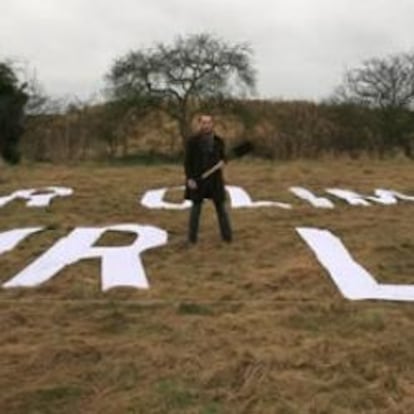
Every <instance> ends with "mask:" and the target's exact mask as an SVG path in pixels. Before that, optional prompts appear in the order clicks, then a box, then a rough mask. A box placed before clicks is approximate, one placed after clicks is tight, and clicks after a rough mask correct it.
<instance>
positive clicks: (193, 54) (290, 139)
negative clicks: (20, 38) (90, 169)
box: [0, 34, 414, 163]
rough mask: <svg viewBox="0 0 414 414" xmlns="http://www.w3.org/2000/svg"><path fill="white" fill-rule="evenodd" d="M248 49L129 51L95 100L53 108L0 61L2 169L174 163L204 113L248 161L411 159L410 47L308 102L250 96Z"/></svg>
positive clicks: (202, 42)
mask: <svg viewBox="0 0 414 414" xmlns="http://www.w3.org/2000/svg"><path fill="white" fill-rule="evenodd" d="M252 53H253V52H252V49H251V48H250V46H249V45H248V44H245V43H240V44H237V43H236V44H229V43H227V42H225V41H223V40H222V39H220V38H218V37H215V36H212V35H210V34H196V35H189V36H186V37H177V38H176V39H175V40H174V41H173V42H172V43H170V44H156V45H154V46H153V47H150V48H146V49H139V50H132V51H130V52H128V53H127V54H125V55H124V56H121V57H119V58H117V59H115V60H114V62H113V64H112V65H111V67H110V68H109V70H108V73H107V74H106V75H105V84H106V86H105V95H104V99H103V100H102V101H103V103H101V104H100V105H96V104H95V105H94V104H92V103H88V102H79V101H76V100H73V101H68V102H57V101H54V100H53V99H51V98H49V97H47V96H45V94H43V93H42V90H41V88H39V87H37V85H36V82H21V81H20V80H19V79H18V76H17V75H16V73H15V71H13V67H12V66H10V65H8V64H5V63H1V62H0V152H1V155H2V157H3V158H4V159H6V160H7V161H8V162H14V163H16V162H18V161H19V159H20V155H23V157H24V158H26V159H28V160H33V161H52V162H66V161H79V160H90V159H104V158H112V159H114V158H125V157H130V156H138V155H139V156H145V157H147V158H148V157H153V158H155V157H157V156H158V157H162V158H164V159H165V158H172V159H177V158H179V157H180V156H181V155H182V152H183V148H184V146H185V141H186V138H187V137H188V136H189V134H190V133H191V132H192V129H193V128H194V126H195V125H194V121H195V120H196V119H197V116H198V115H199V114H200V113H206V112H208V113H211V114H213V115H215V117H216V121H217V131H218V132H219V133H220V134H221V135H223V136H224V137H227V139H228V140H229V141H233V140H236V141H237V140H242V139H248V140H251V141H252V142H253V143H254V144H255V145H254V148H255V150H254V154H253V155H255V156H258V157H263V158H269V159H295V158H303V157H311V158H316V157H320V156H323V155H333V156H339V155H343V154H346V155H347V156H351V157H358V156H360V155H362V154H368V155H369V156H373V157H386V156H393V155H395V154H399V153H401V154H404V155H405V156H407V157H410V158H413V156H414V52H410V53H397V54H392V55H389V56H385V57H382V58H371V59H368V60H366V61H363V62H362V63H361V64H360V65H359V66H358V67H355V68H353V69H351V70H348V71H347V72H346V73H345V74H344V78H343V80H342V83H340V84H339V86H338V87H337V89H336V90H335V91H334V92H333V93H332V96H331V97H330V98H329V99H326V100H325V101H323V102H319V103H314V102H306V101H304V102H292V101H269V100H267V101H264V100H258V99H253V98H252V97H254V96H256V83H257V73H256V70H255V68H254V67H253V66H252V59H251V58H252ZM23 114H25V115H26V117H25V119H23V118H24V117H23ZM23 131H24V134H23V135H22V132H23Z"/></svg>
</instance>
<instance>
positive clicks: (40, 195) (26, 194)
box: [0, 187, 73, 207]
mask: <svg viewBox="0 0 414 414" xmlns="http://www.w3.org/2000/svg"><path fill="white" fill-rule="evenodd" d="M72 194H73V190H72V189H71V188H66V187H45V188H41V189H35V188H31V189H28V190H19V191H15V192H14V193H12V194H10V195H8V196H3V197H0V207H4V206H5V205H6V204H8V203H10V202H11V201H13V200H17V199H23V200H27V203H26V206H27V207H47V206H48V205H49V204H50V203H51V201H52V200H53V199H54V198H55V197H68V196H70V195H72Z"/></svg>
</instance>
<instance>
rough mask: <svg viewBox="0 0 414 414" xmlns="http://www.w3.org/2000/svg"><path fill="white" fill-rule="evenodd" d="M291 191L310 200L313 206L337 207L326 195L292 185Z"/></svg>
mask: <svg viewBox="0 0 414 414" xmlns="http://www.w3.org/2000/svg"><path fill="white" fill-rule="evenodd" d="M289 190H290V192H291V193H293V194H295V196H297V197H299V198H301V199H302V200H305V201H308V202H309V203H310V204H311V205H312V206H313V207H317V208H335V206H334V204H333V203H332V201H331V200H328V199H327V198H325V197H317V196H315V194H313V193H312V192H311V191H309V190H307V189H306V188H303V187H290V189H289Z"/></svg>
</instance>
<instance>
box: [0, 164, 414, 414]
mask: <svg viewBox="0 0 414 414" xmlns="http://www.w3.org/2000/svg"><path fill="white" fill-rule="evenodd" d="M2 168H3V170H2V172H1V174H2V175H1V177H0V180H1V182H0V195H6V194H8V193H10V192H12V191H15V190H17V189H21V188H30V187H43V186H46V185H64V186H69V187H72V188H73V189H74V190H75V193H74V195H73V196H72V197H69V198H62V199H56V200H55V201H54V202H53V204H52V206H51V207H49V208H47V209H29V208H26V207H25V205H24V203H23V202H19V201H16V202H13V203H11V204H9V205H7V206H6V207H4V208H2V209H0V231H6V230H10V229H14V228H20V227H27V226H38V225H43V226H45V227H47V231H45V232H43V233H41V234H39V235H36V236H33V237H31V238H29V239H27V240H26V241H24V242H23V243H21V244H20V245H19V246H18V247H17V248H16V249H14V250H13V251H12V252H9V253H6V254H4V255H2V256H1V257H0V269H1V273H0V278H1V279H0V281H1V282H5V281H7V280H9V279H10V278H11V277H12V276H14V275H15V274H17V272H18V271H20V270H21V269H23V268H24V266H26V265H27V264H29V263H30V262H31V261H33V260H34V259H35V258H36V257H38V256H39V255H40V254H41V253H43V252H45V251H46V250H47V249H48V248H49V247H50V246H52V245H53V243H54V242H55V241H57V240H58V239H59V238H60V237H62V236H64V235H67V233H68V232H69V231H70V230H71V229H73V228H75V227H78V226H93V225H98V226H102V225H110V224H121V223H139V224H152V225H156V226H159V227H161V228H163V229H165V230H167V231H168V233H169V244H168V245H167V246H165V247H162V248H158V249H154V250H151V251H148V252H147V253H145V254H144V262H145V269H146V272H147V276H148V278H149V281H150V283H151V289H150V290H148V291H140V290H133V289H116V290H112V291H109V292H107V293H102V292H101V290H100V270H99V269H100V267H99V262H98V261H96V260H90V261H82V262H80V263H79V264H76V265H74V266H70V267H68V268H67V269H66V270H64V271H63V272H61V273H60V274H59V275H58V276H56V277H55V278H54V279H53V280H51V281H50V282H48V283H47V284H45V285H43V286H41V287H39V288H36V289H22V290H11V291H5V290H3V291H0V413H1V414H2V413H5V414H6V413H7V414H17V413H22V414H35V413H36V414H49V413H59V414H66V413H68V414H69V413H70V414H73V413H93V414H94V413H100V414H103V413H131V414H132V413H199V414H219V413H235V414H239V413H260V414H261V413H286V414H294V413H295V414H296V413H297V414H301V413H312V414H330V413H335V414H336V413H338V414H354V413H381V414H382V413H383V414H390V413H407V414H409V413H413V412H414V346H413V343H414V304H410V303H390V302H380V301H363V302H350V301H348V300H346V299H344V298H342V296H341V295H340V293H339V292H338V291H337V289H336V287H335V286H334V284H333V283H332V281H331V279H330V278H329V276H328V275H327V273H326V272H325V271H324V270H323V268H322V267H321V266H320V265H319V264H318V262H317V261H316V259H315V258H314V255H313V254H312V252H311V251H310V250H309V249H308V248H307V247H306V245H305V244H304V243H303V241H302V240H301V239H300V238H299V237H298V235H297V234H296V232H295V227H298V226H311V227H320V228H325V229H329V230H331V231H332V232H333V233H334V234H336V235H337V236H339V237H341V239H342V241H343V242H344V244H345V245H346V246H347V248H348V249H349V250H350V252H351V253H352V255H353V256H354V257H355V259H356V260H358V261H359V262H360V263H361V264H362V265H363V266H364V267H365V268H367V269H368V270H369V271H370V272H371V273H372V274H374V275H375V276H376V278H377V279H378V281H380V282H394V283H411V282H413V281H414V203H412V202H411V203H410V202H401V203H400V204H398V205H396V206H387V207H384V206H371V207H368V208H364V207H351V206H348V205H347V204H346V203H345V202H341V201H339V200H338V201H337V200H335V199H334V198H332V197H331V199H332V200H333V201H334V202H335V205H336V208H335V209H333V210H318V209H315V208H312V207H311V206H310V205H308V204H307V203H305V202H304V201H301V200H299V199H298V198H296V197H295V196H294V195H293V194H291V193H289V192H288V188H289V187H290V186H296V185H302V186H305V187H307V188H308V189H310V190H314V191H315V192H317V193H318V194H320V195H323V192H322V190H323V189H324V188H327V187H342V188H349V189H353V190H355V191H361V192H368V193H371V192H372V191H373V190H374V189H375V188H379V187H382V188H391V189H395V190H399V191H401V192H404V193H406V194H410V195H414V164H413V163H412V162H409V161H407V160H404V159H401V160H388V161H371V160H353V161H351V160H325V161H319V162H316V161H313V162H312V161H300V162H299V161H298V162H291V163H271V162H263V161H262V162H259V161H244V162H238V163H233V164H230V165H229V167H228V171H227V180H228V182H229V183H231V184H234V185H239V186H242V187H243V188H245V189H246V190H247V191H248V192H249V193H250V194H251V195H252V197H253V198H254V199H268V200H275V201H281V202H289V203H291V204H292V205H293V209H292V210H282V209H278V208H267V209H266V208H264V209H244V210H243V209H241V210H233V211H232V213H231V215H232V221H233V227H234V233H235V234H234V236H235V241H234V243H233V244H232V245H229V246H227V245H222V243H221V242H220V240H219V234H218V229H217V224H216V218H215V216H214V211H213V208H212V207H211V206H210V205H208V206H206V208H205V210H204V211H203V216H202V223H201V229H200V242H199V245H198V246H197V247H195V248H192V249H186V248H183V246H182V242H183V241H184V240H185V235H186V225H187V215H188V212H186V211H181V212H180V211H150V210H147V209H145V208H143V207H140V205H139V202H138V201H139V198H140V197H141V196H142V194H143V193H144V192H145V191H146V190H148V189H151V188H158V187H164V186H174V185H180V184H181V183H182V168H181V167H180V166H177V165H173V164H170V165H168V164H165V165H154V166H131V165H127V166H121V165H119V166H110V165H82V166H72V167H68V166H66V167H63V166H62V167H57V166H50V165H40V166H28V165H27V166H22V167H19V168H5V167H2ZM169 197H170V200H176V199H179V198H180V194H171V195H170V196H169ZM129 241H130V238H129V237H128V236H126V235H119V234H113V233H108V234H107V235H105V236H104V237H103V239H102V240H101V241H100V244H102V245H122V244H125V243H128V242H129Z"/></svg>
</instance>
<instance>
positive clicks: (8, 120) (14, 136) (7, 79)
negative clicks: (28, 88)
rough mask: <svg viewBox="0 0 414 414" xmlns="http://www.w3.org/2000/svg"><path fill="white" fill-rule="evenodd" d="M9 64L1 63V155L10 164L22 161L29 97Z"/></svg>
mask: <svg viewBox="0 0 414 414" xmlns="http://www.w3.org/2000/svg"><path fill="white" fill-rule="evenodd" d="M24 89H25V85H23V86H20V85H19V82H18V79H17V77H16V74H15V73H14V71H13V69H12V67H11V66H10V65H9V64H7V63H2V62H0V153H1V156H2V157H3V158H4V159H5V160H6V161H7V162H9V163H11V164H16V163H18V162H19V160H20V154H19V151H18V144H19V139H20V136H21V135H22V133H23V111H24V106H25V104H26V102H27V99H28V96H27V94H26V93H25V92H24Z"/></svg>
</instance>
